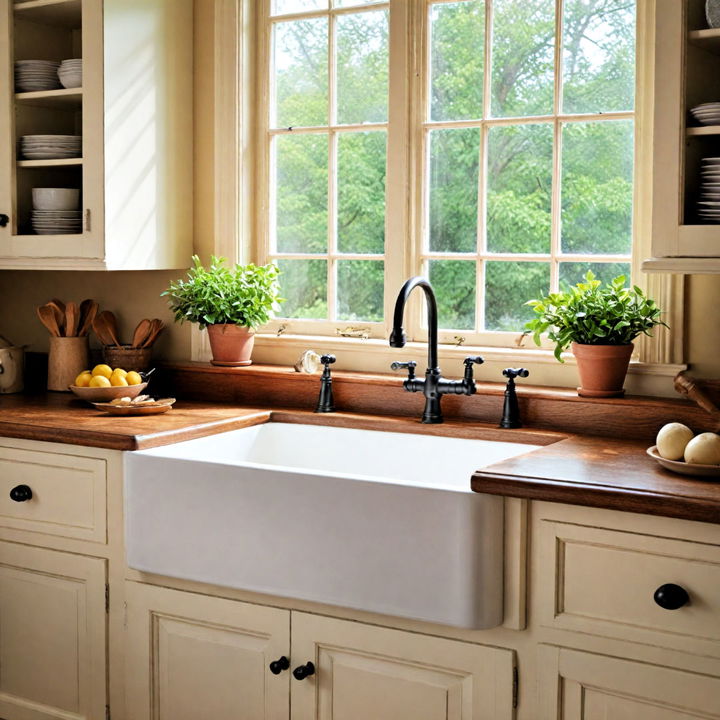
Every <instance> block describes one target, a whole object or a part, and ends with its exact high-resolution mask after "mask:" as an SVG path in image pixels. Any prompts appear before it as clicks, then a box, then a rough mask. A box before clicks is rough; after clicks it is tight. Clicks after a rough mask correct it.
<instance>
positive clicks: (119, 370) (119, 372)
mask: <svg viewBox="0 0 720 720" xmlns="http://www.w3.org/2000/svg"><path fill="white" fill-rule="evenodd" d="M112 374H113V375H119V376H120V377H125V376H126V375H127V370H123V369H122V368H115V369H114V370H113V371H112Z"/></svg>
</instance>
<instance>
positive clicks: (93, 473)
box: [0, 447, 107, 543]
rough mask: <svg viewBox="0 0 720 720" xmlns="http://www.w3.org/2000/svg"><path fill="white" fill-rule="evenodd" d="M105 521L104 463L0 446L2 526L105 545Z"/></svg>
mask: <svg viewBox="0 0 720 720" xmlns="http://www.w3.org/2000/svg"><path fill="white" fill-rule="evenodd" d="M19 485H27V486H28V487H29V488H30V490H31V491H32V498H30V499H29V500H25V501H24V502H17V501H15V500H13V499H12V498H11V497H10V494H11V491H12V490H13V488H17V487H18V486H19ZM106 523H107V519H106V466H105V461H104V460H99V459H95V458H85V457H79V456H76V455H61V454H56V453H46V452H38V451H35V450H17V449H15V448H8V447H0V527H4V528H11V529H14V530H27V531H31V532H38V533H44V534H47V535H59V536H62V537H69V538H76V539H79V540H91V541H93V542H101V543H104V542H106Z"/></svg>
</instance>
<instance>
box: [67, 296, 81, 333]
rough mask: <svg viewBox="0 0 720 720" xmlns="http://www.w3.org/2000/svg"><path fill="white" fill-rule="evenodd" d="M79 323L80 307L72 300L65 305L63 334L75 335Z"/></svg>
mask: <svg viewBox="0 0 720 720" xmlns="http://www.w3.org/2000/svg"><path fill="white" fill-rule="evenodd" d="M79 324H80V308H79V307H78V304H77V303H76V302H73V301H72V300H71V301H70V302H69V303H68V304H67V305H66V307H65V336H66V337H77V332H78V325H79Z"/></svg>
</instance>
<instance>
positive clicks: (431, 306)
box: [390, 277, 483, 423]
mask: <svg viewBox="0 0 720 720" xmlns="http://www.w3.org/2000/svg"><path fill="white" fill-rule="evenodd" d="M416 287H420V288H422V289H423V291H424V293H425V300H426V301H427V308H428V366H427V369H426V370H425V379H424V380H420V379H419V378H416V377H415V363H414V362H394V363H393V364H392V365H391V368H392V369H393V370H399V369H401V368H407V369H408V377H407V380H405V382H404V383H403V387H404V388H405V389H406V390H407V391H408V392H422V393H423V395H424V396H425V409H424V410H423V414H422V422H424V423H441V422H442V421H443V416H442V411H441V410H440V400H441V399H442V396H443V395H447V394H454V395H473V394H474V393H475V391H476V388H475V380H474V379H473V365H476V364H477V365H479V364H480V363H482V362H483V359H482V358H481V357H480V356H479V355H477V356H473V357H467V358H465V361H464V363H465V375H464V377H463V379H462V380H447V379H446V378H444V377H443V376H442V374H441V372H440V368H439V367H438V315H437V301H436V299H435V292H434V291H433V288H432V285H431V284H430V281H429V280H427V278H424V277H413V278H410V279H409V280H408V281H407V282H406V283H405V284H404V285H403V286H402V288H401V289H400V292H399V293H398V297H397V300H396V301H395V313H394V316H393V329H392V332H391V333H390V347H396V348H401V347H405V342H406V340H407V338H406V335H405V330H404V329H403V325H402V324H403V317H404V315H405V305H406V304H407V301H408V298H409V297H410V293H411V292H412V291H413V290H414V289H415V288H416Z"/></svg>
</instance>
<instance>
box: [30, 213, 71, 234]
mask: <svg viewBox="0 0 720 720" xmlns="http://www.w3.org/2000/svg"><path fill="white" fill-rule="evenodd" d="M32 227H33V230H34V231H35V232H36V233H37V234H38V235H75V234H78V233H80V232H82V210H33V211H32Z"/></svg>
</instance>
